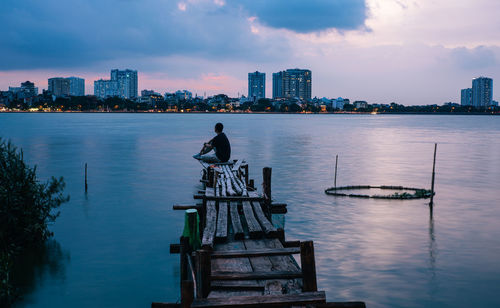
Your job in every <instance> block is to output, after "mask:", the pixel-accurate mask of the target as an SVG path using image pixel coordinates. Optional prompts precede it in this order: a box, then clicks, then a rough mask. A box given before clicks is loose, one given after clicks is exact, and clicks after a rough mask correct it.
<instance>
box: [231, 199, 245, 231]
mask: <svg viewBox="0 0 500 308" xmlns="http://www.w3.org/2000/svg"><path fill="white" fill-rule="evenodd" d="M229 213H230V214H231V225H232V226H233V236H234V239H235V240H241V239H242V238H244V237H245V233H244V232H243V227H242V225H241V220H240V214H238V204H237V203H229Z"/></svg>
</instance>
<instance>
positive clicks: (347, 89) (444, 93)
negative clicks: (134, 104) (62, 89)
mask: <svg viewBox="0 0 500 308" xmlns="http://www.w3.org/2000/svg"><path fill="white" fill-rule="evenodd" d="M99 3H100V4H98V2H97V1H94V0H90V1H83V0H77V1H75V2H74V3H71V4H69V3H65V2H62V1H57V0H52V1H48V2H46V3H31V4H28V3H24V2H19V1H11V0H6V1H4V2H2V7H1V10H0V26H1V27H2V29H4V31H5V34H6V35H5V37H4V41H3V44H2V46H0V56H1V57H2V59H3V61H2V63H0V88H2V89H7V88H8V86H10V85H17V84H19V83H21V82H24V81H26V80H31V81H33V82H35V84H37V86H38V87H40V88H47V86H48V85H47V78H49V77H51V76H60V75H64V76H73V75H76V76H80V77H82V78H84V79H85V80H86V84H85V88H86V94H92V93H93V81H94V80H98V79H102V78H107V76H106V74H105V73H104V72H108V71H109V70H110V69H111V68H114V67H118V68H126V67H133V68H134V69H137V70H138V72H139V73H138V74H139V75H138V78H139V84H138V89H155V90H157V91H158V92H160V93H164V92H174V91H175V90H177V89H189V90H190V91H191V92H193V93H194V94H196V93H197V94H198V95H203V94H204V93H205V92H206V93H207V95H214V94H218V93H227V94H228V95H230V96H233V97H235V96H237V93H240V94H242V93H247V82H248V81H247V76H246V73H247V72H253V71H256V70H257V71H260V72H266V73H267V74H268V76H270V75H269V74H270V73H272V72H278V71H280V70H282V69H283V68H287V67H307V68H308V69H310V70H311V71H313V72H314V75H315V78H314V79H315V82H314V86H313V88H312V96H313V97H314V96H317V97H323V96H326V97H338V96H341V97H352V98H354V99H364V100H367V101H371V102H381V103H383V102H390V101H397V102H401V103H403V104H406V105H418V104H427V103H429V104H430V103H439V102H442V101H450V100H451V101H455V102H460V92H459V91H457V90H456V89H461V88H465V87H468V86H469V80H470V78H471V76H482V75H484V76H489V77H491V78H492V79H498V78H500V62H499V61H498V59H500V41H499V39H498V38H497V35H496V30H495V29H498V28H499V27H500V21H499V20H498V18H496V14H495V13H496V12H498V11H499V10H500V3H497V2H491V1H484V0H478V1H462V2H460V3H456V1H451V0H443V1H440V2H439V3H434V2H432V1H430V0H421V1H406V0H401V1H379V0H367V1H358V0H354V1H340V0H338V1H318V0H315V1H307V2H305V1H291V2H290V1H287V2H284V1H274V2H273V4H272V5H263V2H262V1H238V2H229V1H223V0H214V1H211V0H210V1H209V0H189V1H171V2H170V1H169V2H160V1H155V0H148V1H147V3H135V2H125V3H122V4H121V10H120V14H118V13H117V12H115V10H114V8H115V6H116V4H115V2H114V1H113V0H105V1H101V2H99ZM285 3H287V4H288V5H286V6H285ZM151 7H154V8H155V10H156V11H162V12H164V13H163V14H159V15H158V16H151V15H150V8H151ZM285 7H286V9H284V8H285ZM471 11H473V12H474V14H475V17H476V18H474V19H471V18H469V16H470V12H471ZM443 12H445V13H446V15H447V16H450V18H447V19H446V20H443V19H442V18H439V16H442V14H443ZM22 16H29V17H27V18H20V17H22ZM132 16H134V18H132ZM135 16H137V18H136V17H135ZM47 19H49V20H51V21H52V23H51V24H52V26H50V27H49V28H47V27H48V26H47V24H46V23H44V20H47ZM26 20H29V22H26ZM85 20H92V21H93V23H92V24H91V25H89V26H88V27H86V28H83V29H82V27H79V26H78V25H79V24H81V23H83V22H84V21H85ZM109 20H116V22H114V23H113V24H112V25H109ZM20 38H23V39H22V40H21V39H20ZM266 88H267V89H272V80H271V78H267V79H266ZM424 88H425V89H426V90H425V91H422V89H424ZM266 96H267V97H271V91H269V90H268V91H267V93H266ZM493 99H494V100H497V101H498V100H499V96H498V94H496V93H493Z"/></svg>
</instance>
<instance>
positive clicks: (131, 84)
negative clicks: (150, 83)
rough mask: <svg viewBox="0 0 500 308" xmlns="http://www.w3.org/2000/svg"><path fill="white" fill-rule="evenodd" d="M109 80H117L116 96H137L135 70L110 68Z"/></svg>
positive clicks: (130, 97) (129, 97)
mask: <svg viewBox="0 0 500 308" xmlns="http://www.w3.org/2000/svg"><path fill="white" fill-rule="evenodd" d="M111 80H116V81H117V82H118V96H120V97H123V98H128V99H132V98H136V97H137V93H138V90H137V71H134V70H129V69H126V70H123V71H121V70H118V69H114V70H111Z"/></svg>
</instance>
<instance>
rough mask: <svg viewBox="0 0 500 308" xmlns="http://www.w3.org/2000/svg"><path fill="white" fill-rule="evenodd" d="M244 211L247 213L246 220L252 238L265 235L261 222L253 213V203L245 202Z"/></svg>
mask: <svg viewBox="0 0 500 308" xmlns="http://www.w3.org/2000/svg"><path fill="white" fill-rule="evenodd" d="M243 213H244V214H245V221H246V222H247V226H248V233H249V235H250V238H260V237H262V235H263V232H262V228H261V227H260V224H259V223H258V222H257V219H255V215H254V213H253V208H252V204H251V203H250V202H246V201H245V202H243Z"/></svg>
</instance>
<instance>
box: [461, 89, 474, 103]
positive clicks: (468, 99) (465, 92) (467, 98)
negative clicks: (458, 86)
mask: <svg viewBox="0 0 500 308" xmlns="http://www.w3.org/2000/svg"><path fill="white" fill-rule="evenodd" d="M460 104H461V105H462V106H471V105H472V88H467V89H462V90H461V91H460Z"/></svg>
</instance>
